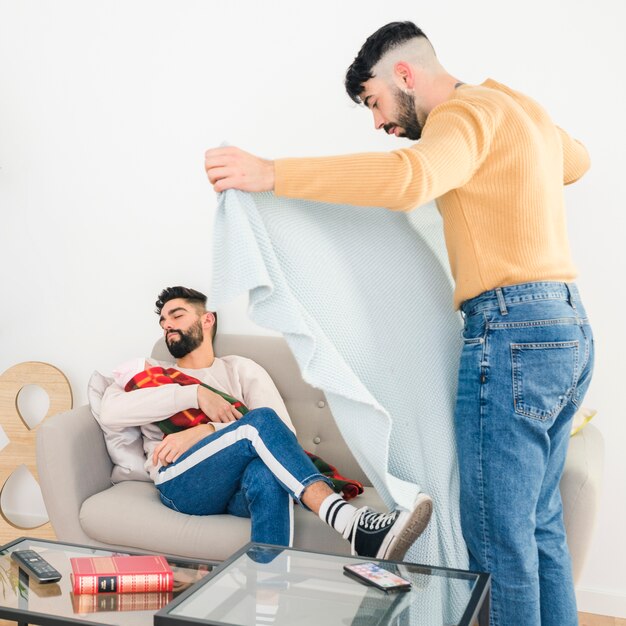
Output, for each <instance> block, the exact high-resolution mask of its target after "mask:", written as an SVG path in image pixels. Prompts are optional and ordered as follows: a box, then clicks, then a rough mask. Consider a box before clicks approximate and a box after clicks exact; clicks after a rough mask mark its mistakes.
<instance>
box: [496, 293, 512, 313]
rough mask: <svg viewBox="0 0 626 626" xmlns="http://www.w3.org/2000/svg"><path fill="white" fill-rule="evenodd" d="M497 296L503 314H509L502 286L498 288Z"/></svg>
mask: <svg viewBox="0 0 626 626" xmlns="http://www.w3.org/2000/svg"><path fill="white" fill-rule="evenodd" d="M496 296H497V297H498V305H499V306H500V313H501V314H502V315H508V313H509V312H508V311H507V308H506V302H505V301H504V294H503V293H502V289H500V287H497V288H496Z"/></svg>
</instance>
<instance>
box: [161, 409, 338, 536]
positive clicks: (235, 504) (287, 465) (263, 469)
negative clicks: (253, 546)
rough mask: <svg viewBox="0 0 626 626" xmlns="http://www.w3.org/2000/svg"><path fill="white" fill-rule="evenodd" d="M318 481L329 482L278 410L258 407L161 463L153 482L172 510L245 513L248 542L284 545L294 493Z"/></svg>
mask: <svg viewBox="0 0 626 626" xmlns="http://www.w3.org/2000/svg"><path fill="white" fill-rule="evenodd" d="M320 480H322V481H324V482H326V483H327V484H328V485H332V483H331V482H330V480H329V479H328V478H326V477H325V476H323V475H322V474H320V473H319V472H318V471H317V468H316V467H315V465H313V463H312V462H311V459H309V457H308V456H307V455H306V453H305V452H304V450H303V449H302V448H301V446H300V444H299V443H298V441H297V439H296V437H295V435H294V434H293V433H292V432H291V431H290V430H289V428H287V426H285V424H284V423H283V421H282V420H281V419H280V418H279V417H278V415H276V413H275V412H274V411H272V409H265V408H262V409H254V410H253V411H250V412H249V413H246V415H244V416H243V417H242V418H241V419H239V420H237V421H236V422H233V423H232V424H231V425H230V426H228V427H227V428H224V429H223V430H219V431H218V432H216V433H214V434H211V435H209V436H208V437H205V438H204V439H202V440H201V441H199V442H198V443H197V444H195V445H194V446H193V447H191V448H190V449H189V450H187V452H185V454H183V455H182V456H181V457H180V458H179V459H178V460H177V461H176V462H175V463H172V464H171V465H168V466H167V467H163V468H161V469H160V470H159V474H158V477H157V480H156V481H155V484H156V486H157V489H158V490H159V493H160V495H161V501H162V502H163V504H165V505H166V506H168V507H169V508H171V509H174V510H175V511H180V512H181V513H188V514H189V515H216V514H220V513H230V514H231V515H236V516H237V517H249V518H251V522H252V534H251V539H252V541H256V542H260V543H271V544H276V545H281V546H288V545H291V543H292V530H293V500H292V498H295V499H296V500H300V497H301V496H302V493H303V492H304V490H305V489H306V487H308V486H309V485H310V484H312V483H314V482H317V481H320Z"/></svg>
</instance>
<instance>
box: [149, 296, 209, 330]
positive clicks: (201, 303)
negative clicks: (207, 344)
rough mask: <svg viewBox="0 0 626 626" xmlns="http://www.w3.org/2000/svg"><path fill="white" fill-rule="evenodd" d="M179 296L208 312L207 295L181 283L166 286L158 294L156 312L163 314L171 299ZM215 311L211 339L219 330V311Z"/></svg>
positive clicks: (198, 308)
mask: <svg viewBox="0 0 626 626" xmlns="http://www.w3.org/2000/svg"><path fill="white" fill-rule="evenodd" d="M177 298H182V299H183V300H185V301H186V302H189V303H190V304H192V305H194V306H195V307H196V309H197V310H198V311H199V312H200V313H206V312H207V308H206V301H207V297H206V296H205V295H204V294H203V293H200V292H199V291H196V290H195V289H190V288H189V287H181V286H180V285H179V286H177V287H166V288H165V289H164V290H163V291H162V292H161V293H160V294H159V296H158V298H157V301H156V302H155V303H154V304H155V306H156V314H157V315H161V311H162V310H163V307H164V306H165V305H166V304H167V303H168V302H169V301H170V300H176V299H177ZM211 313H213V317H215V324H213V328H212V332H211V340H213V339H214V338H215V333H216V332H217V313H216V312H215V311H211Z"/></svg>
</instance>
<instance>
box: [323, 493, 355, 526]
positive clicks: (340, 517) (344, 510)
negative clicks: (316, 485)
mask: <svg viewBox="0 0 626 626" xmlns="http://www.w3.org/2000/svg"><path fill="white" fill-rule="evenodd" d="M356 512H357V509H356V507H354V506H352V505H351V504H348V503H347V502H346V501H345V500H344V499H343V498H342V497H341V496H340V495H339V494H338V493H331V494H330V495H329V496H327V497H326V498H325V499H324V501H323V502H322V505H321V506H320V510H319V513H318V515H319V516H320V519H321V520H322V521H323V522H326V523H327V524H328V525H329V526H331V527H332V528H334V529H335V530H336V531H337V532H338V533H342V534H343V532H344V531H345V530H346V528H347V527H348V524H349V523H350V522H351V521H352V520H353V518H354V514H355V513H356Z"/></svg>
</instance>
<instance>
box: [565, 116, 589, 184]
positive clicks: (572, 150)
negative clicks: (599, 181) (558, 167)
mask: <svg viewBox="0 0 626 626" xmlns="http://www.w3.org/2000/svg"><path fill="white" fill-rule="evenodd" d="M557 130H558V131H559V135H560V137H561V144H562V145H563V183H564V184H565V185H569V184H571V183H575V182H576V181H577V180H578V179H579V178H581V177H582V175H583V174H584V173H585V172H586V171H587V170H588V169H589V167H590V165H591V160H590V159H589V153H588V152H587V149H586V148H585V146H583V144H582V143H580V141H578V140H576V139H573V138H572V137H570V136H569V135H568V134H567V133H566V132H565V131H564V130H563V129H562V128H559V127H558V126H557Z"/></svg>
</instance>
